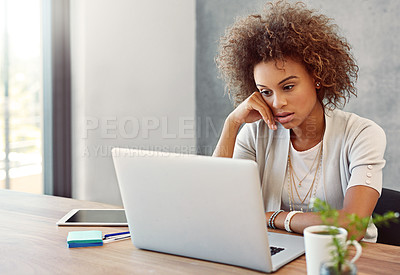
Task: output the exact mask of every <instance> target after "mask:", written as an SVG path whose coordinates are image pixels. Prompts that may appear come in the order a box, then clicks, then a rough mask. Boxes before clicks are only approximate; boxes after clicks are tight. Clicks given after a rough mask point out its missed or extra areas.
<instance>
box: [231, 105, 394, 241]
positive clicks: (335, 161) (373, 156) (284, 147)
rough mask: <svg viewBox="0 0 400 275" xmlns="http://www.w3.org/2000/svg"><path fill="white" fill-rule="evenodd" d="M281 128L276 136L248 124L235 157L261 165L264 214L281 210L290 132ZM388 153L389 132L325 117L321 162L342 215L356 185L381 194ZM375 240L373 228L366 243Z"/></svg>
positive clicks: (336, 115)
mask: <svg viewBox="0 0 400 275" xmlns="http://www.w3.org/2000/svg"><path fill="white" fill-rule="evenodd" d="M277 126H278V129H277V130H275V131H273V130H270V129H269V128H268V126H267V125H266V123H265V122H263V121H262V120H260V121H257V122H254V123H248V124H245V125H244V126H243V127H242V129H241V131H240V132H239V134H238V136H237V139H236V144H235V150H234V155H233V157H234V158H243V159H252V160H254V161H256V162H257V164H258V166H259V173H260V174H259V175H260V179H261V189H262V195H263V199H264V207H265V211H275V210H278V209H280V208H281V198H282V191H283V188H284V182H285V174H286V166H287V158H288V152H289V142H290V131H289V130H288V129H285V128H284V127H283V126H282V125H280V124H277ZM385 148H386V135H385V132H384V131H383V130H382V128H381V127H379V126H378V125H377V124H376V123H374V122H373V121H371V120H369V119H366V118H362V117H359V116H358V115H356V114H352V113H348V112H344V111H341V110H336V109H335V110H333V111H326V113H325V134H324V138H323V150H324V153H323V158H322V168H323V170H322V171H323V180H324V182H325V188H326V190H325V192H326V194H327V195H328V197H327V198H326V201H327V202H328V203H329V204H330V205H331V206H332V207H335V208H337V209H341V208H342V207H343V200H344V195H345V193H346V191H347V189H348V188H350V187H352V186H356V185H363V186H367V187H370V188H373V189H375V190H376V191H377V192H379V193H380V192H381V190H382V169H383V167H384V166H385V160H384V158H383V156H384V152H385ZM333 194H334V195H333ZM376 238H377V229H376V227H375V226H374V225H373V224H371V225H370V226H369V227H368V229H367V232H366V235H365V238H364V240H367V241H376Z"/></svg>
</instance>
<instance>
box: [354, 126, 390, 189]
mask: <svg viewBox="0 0 400 275" xmlns="http://www.w3.org/2000/svg"><path fill="white" fill-rule="evenodd" d="M356 133H357V135H356V137H355V139H354V142H353V144H352V146H351V147H350V152H349V155H348V156H349V171H350V174H351V176H350V181H349V183H348V186H347V189H348V188H350V187H352V186H356V185H363V186H368V187H371V188H373V189H375V190H376V191H378V193H379V194H381V191H382V169H383V167H384V166H385V163H386V161H385V159H384V153H385V149H386V135H385V132H384V131H383V129H382V128H381V127H379V126H378V125H377V124H375V123H373V122H372V121H370V122H369V123H366V124H364V125H362V126H360V128H359V131H356Z"/></svg>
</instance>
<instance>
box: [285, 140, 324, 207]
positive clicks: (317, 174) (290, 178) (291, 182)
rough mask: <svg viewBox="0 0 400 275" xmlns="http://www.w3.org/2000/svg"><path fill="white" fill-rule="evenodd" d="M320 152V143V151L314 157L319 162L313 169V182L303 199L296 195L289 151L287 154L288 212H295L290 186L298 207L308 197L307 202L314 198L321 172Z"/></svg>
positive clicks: (321, 150)
mask: <svg viewBox="0 0 400 275" xmlns="http://www.w3.org/2000/svg"><path fill="white" fill-rule="evenodd" d="M322 152H323V149H322V143H321V147H320V150H319V152H318V154H317V157H316V159H318V158H319V159H320V161H319V162H318V165H317V167H316V169H315V174H314V178H313V181H312V183H311V186H310V189H309V190H308V192H307V194H306V195H305V196H304V198H303V199H301V197H300V194H299V193H298V190H297V188H296V183H295V180H294V175H293V174H294V173H293V172H294V169H293V166H292V163H291V160H290V151H289V154H288V165H287V178H288V196H289V209H290V211H294V210H295V207H294V206H295V199H294V194H293V187H292V186H294V188H295V190H296V193H297V196H298V198H299V200H300V205H301V204H303V203H304V202H305V201H306V199H307V197H309V202H310V201H311V198H312V197H315V195H316V192H317V186H318V182H319V177H320V172H321V169H322ZM303 180H304V179H303ZM313 189H314V192H312V190H313ZM292 202H293V206H292ZM309 207H310V206H309V204H308V206H307V212H308V211H309ZM300 210H301V211H303V208H302V207H301V209H300Z"/></svg>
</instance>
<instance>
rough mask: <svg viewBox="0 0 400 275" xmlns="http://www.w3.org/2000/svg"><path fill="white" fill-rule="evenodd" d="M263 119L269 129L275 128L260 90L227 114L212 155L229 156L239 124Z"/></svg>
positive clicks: (272, 117)
mask: <svg viewBox="0 0 400 275" xmlns="http://www.w3.org/2000/svg"><path fill="white" fill-rule="evenodd" d="M260 119H263V120H264V121H265V123H267V125H268V127H269V128H270V129H271V130H276V129H277V127H276V124H275V121H274V115H273V114H272V111H271V109H270V108H269V106H268V105H267V103H266V102H265V101H264V99H263V97H262V95H261V93H260V92H254V93H253V94H252V95H251V96H249V97H248V98H246V100H245V101H243V102H242V103H241V104H240V105H239V106H237V107H236V109H235V110H233V112H232V113H230V114H229V116H228V117H227V119H226V120H225V123H224V128H223V129H222V133H221V137H220V139H219V141H218V144H217V146H216V148H215V151H214V154H213V156H214V157H225V158H231V157H232V156H233V150H234V147H235V140H236V136H237V133H238V131H239V128H240V125H242V124H243V123H251V122H255V121H257V120H260Z"/></svg>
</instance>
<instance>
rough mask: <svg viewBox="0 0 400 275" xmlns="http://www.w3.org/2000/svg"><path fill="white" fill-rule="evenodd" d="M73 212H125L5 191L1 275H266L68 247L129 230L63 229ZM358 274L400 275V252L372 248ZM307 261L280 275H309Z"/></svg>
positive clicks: (110, 247)
mask: <svg viewBox="0 0 400 275" xmlns="http://www.w3.org/2000/svg"><path fill="white" fill-rule="evenodd" d="M73 208H103V209H104V208H120V207H117V206H112V205H107V204H102V203H95V202H88V201H79V200H74V199H67V198H61V197H54V196H45V195H33V194H27V193H21V192H15V191H8V190H0V274H185V275H186V274H263V273H261V272H257V271H253V270H249V269H244V268H240V267H235V266H229V265H224V264H218V263H212V262H207V261H202V260H196V259H191V258H185V257H179V256H174V255H168V254H163V253H157V252H151V251H145V250H140V249H137V248H135V247H134V246H133V244H132V242H131V241H119V242H113V243H109V244H104V246H102V247H89V248H74V249H69V248H67V246H66V239H67V235H68V232H69V231H77V230H88V229H95V230H101V231H103V233H110V232H116V231H124V230H126V229H127V228H125V227H90V228H88V227H59V226H57V225H56V222H57V221H58V220H59V219H60V218H61V217H63V216H64V215H65V214H66V213H67V212H68V211H70V210H71V209H73ZM357 267H358V270H359V274H399V272H400V247H397V246H390V245H384V244H367V245H366V246H365V247H364V248H363V254H362V256H361V258H360V259H359V260H358V261H357ZM305 273H306V262H305V257H304V256H302V257H300V258H298V259H296V260H295V261H293V262H291V263H290V264H288V265H286V266H284V267H283V268H281V269H279V270H278V271H277V272H276V273H275V274H305Z"/></svg>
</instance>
